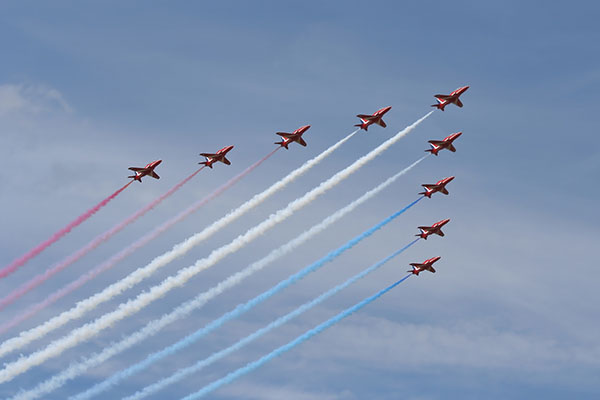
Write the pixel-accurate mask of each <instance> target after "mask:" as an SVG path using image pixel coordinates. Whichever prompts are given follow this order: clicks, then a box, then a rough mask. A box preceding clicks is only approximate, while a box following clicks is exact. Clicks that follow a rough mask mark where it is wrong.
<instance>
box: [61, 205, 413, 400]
mask: <svg viewBox="0 0 600 400" xmlns="http://www.w3.org/2000/svg"><path fill="white" fill-rule="evenodd" d="M423 198H424V197H423V196H420V197H419V198H418V199H416V200H415V201H413V202H412V203H410V204H409V205H407V206H406V207H404V208H403V209H401V210H400V211H397V212H395V213H394V214H392V215H390V216H389V217H387V218H386V219H384V220H383V221H381V222H380V223H378V224H377V225H375V226H373V227H372V228H370V229H368V230H366V231H365V232H363V233H361V234H360V235H358V236H356V237H355V238H353V239H351V240H349V241H348V242H347V243H346V244H344V245H343V246H341V247H339V248H338V249H336V250H334V251H332V252H330V253H329V254H327V255H326V256H325V257H323V258H321V259H320V260H318V261H316V262H314V263H313V264H311V265H309V266H307V267H305V268H304V269H303V270H301V271H299V272H297V273H296V274H294V275H292V276H290V277H289V278H287V279H285V280H283V281H281V282H279V283H278V284H277V285H275V286H273V287H272V288H271V289H269V290H267V291H266V292H263V293H262V294H260V295H258V296H256V297H255V298H253V299H251V300H248V301H247V302H246V303H243V304H238V306H237V307H236V308H234V309H233V310H231V311H229V312H227V313H225V314H223V315H222V316H221V317H219V318H218V319H216V320H214V321H212V322H211V323H210V324H208V325H206V326H205V327H204V328H202V329H199V330H197V331H196V332H194V333H192V334H190V335H188V336H186V337H185V338H183V339H181V340H179V341H178V342H176V343H173V344H172V345H170V346H168V347H166V348H164V349H162V350H160V351H158V352H156V353H154V354H151V355H149V356H148V357H146V358H145V359H144V360H142V361H140V362H138V363H137V364H134V365H132V366H130V367H128V368H126V369H124V370H122V371H120V372H117V373H116V374H114V375H113V376H111V377H110V378H108V379H106V380H104V381H103V382H100V383H98V384H96V385H94V386H92V387H91V388H90V389H88V390H86V391H85V392H82V393H80V394H78V395H75V396H72V397H70V399H71V400H81V399H89V398H90V397H92V396H94V395H97V394H99V393H101V392H103V391H105V390H107V389H109V388H110V387H111V386H113V385H115V384H117V383H118V382H120V381H122V380H124V379H126V378H128V377H130V376H132V375H134V374H136V373H138V372H140V371H143V370H144V369H146V368H148V367H149V366H150V365H152V364H153V363H155V362H157V361H160V360H162V359H163V358H165V357H167V356H169V355H172V354H175V353H176V352H178V351H179V350H182V349H184V348H186V347H187V346H189V345H191V344H192V343H194V342H196V341H197V340H199V339H200V338H202V337H203V336H205V335H207V334H208V333H210V332H212V331H214V330H215V329H217V328H219V327H220V326H222V325H223V324H224V323H225V322H227V321H230V320H232V319H234V318H237V317H239V316H240V315H242V314H244V313H245V312H246V311H249V310H250V309H252V308H253V307H254V306H256V305H258V304H260V303H262V302H263V301H265V300H267V299H268V298H270V297H271V296H273V295H275V294H276V293H278V292H280V291H281V290H283V289H285V288H287V287H288V286H290V285H292V284H294V283H296V282H297V281H299V280H300V279H302V278H304V277H305V276H306V275H308V274H310V273H311V272H314V271H316V270H318V269H319V268H321V267H322V266H323V265H324V264H326V263H327V262H330V261H332V260H334V259H335V258H336V257H338V256H339V255H340V254H342V253H343V252H345V251H346V250H349V249H351V248H352V247H354V246H355V245H356V244H358V243H359V242H360V241H361V240H363V239H365V238H367V237H369V236H371V235H372V234H373V233H375V232H376V231H378V230H379V229H381V228H383V227H384V226H385V225H387V224H389V223H390V222H392V221H393V220H394V219H396V218H397V217H399V216H400V215H402V214H403V213H404V212H406V211H407V210H408V209H410V208H411V207H412V206H414V205H415V204H417V203H418V202H419V201H421V199H423Z"/></svg>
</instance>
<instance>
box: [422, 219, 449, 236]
mask: <svg viewBox="0 0 600 400" xmlns="http://www.w3.org/2000/svg"><path fill="white" fill-rule="evenodd" d="M448 222H450V219H444V220H442V221H439V222H436V223H435V224H433V225H431V226H419V227H417V228H418V229H419V230H420V231H421V233H419V234H418V235H415V236H418V237H420V238H421V239H425V240H427V236H429V235H433V234H436V235H439V236H444V232H442V227H443V226H444V225H446V224H447V223H448Z"/></svg>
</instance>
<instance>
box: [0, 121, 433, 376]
mask: <svg viewBox="0 0 600 400" xmlns="http://www.w3.org/2000/svg"><path fill="white" fill-rule="evenodd" d="M431 113H432V112H429V113H427V114H426V115H425V116H424V117H422V118H420V119H419V120H417V121H416V122H415V123H413V124H412V125H410V126H408V127H407V128H405V129H403V130H402V131H400V132H398V133H397V134H396V135H395V136H393V137H392V138H390V139H388V140H386V141H385V142H383V143H382V144H381V145H379V146H378V147H376V148H375V149H374V150H372V151H370V152H369V153H367V154H366V155H364V156H362V157H361V158H359V159H358V160H356V161H355V162H354V163H352V164H351V165H350V166H348V167H346V168H345V169H343V170H341V171H339V172H338V173H336V174H335V175H334V176H332V177H331V178H329V179H328V180H326V181H324V182H321V184H320V185H319V186H317V187H316V188H314V189H312V190H311V191H309V192H307V193H306V194H305V195H304V196H302V197H300V198H298V199H296V200H294V201H292V202H291V203H289V204H288V205H287V206H286V207H285V208H283V209H281V210H279V211H277V212H276V213H275V214H271V216H269V218H267V219H266V220H265V221H263V222H261V223H260V224H258V225H256V226H255V227H253V228H251V229H249V230H248V231H247V232H246V233H244V234H243V235H240V236H238V237H237V238H236V239H234V240H233V241H232V242H230V243H229V244H227V245H225V246H222V247H220V248H218V249H216V250H213V251H212V252H211V253H210V255H209V256H208V257H206V258H203V259H201V260H198V261H197V262H196V263H195V264H194V265H192V266H189V267H186V268H183V269H181V270H180V271H179V272H178V273H177V275H174V276H170V277H168V278H166V279H165V280H163V281H162V282H161V283H160V284H158V285H156V286H154V287H152V288H151V289H150V290H149V291H147V292H143V293H140V294H139V295H138V296H137V297H136V298H135V299H131V300H129V301H127V302H126V303H121V304H120V305H119V306H118V308H117V309H116V310H114V311H112V312H110V313H107V314H104V315H103V316H101V317H99V318H97V319H96V320H95V321H93V322H90V323H87V324H85V325H83V326H81V327H79V328H77V329H74V330H73V331H71V333H70V334H68V335H67V336H64V337H62V338H60V339H58V340H55V341H53V342H52V343H50V344H49V345H48V346H47V347H46V348H44V349H42V350H39V351H36V352H34V353H32V354H30V355H29V356H22V357H20V358H19V359H18V360H16V361H14V362H11V363H7V364H5V367H4V369H3V370H1V371H0V383H2V382H6V381H9V380H11V379H13V378H14V377H15V376H17V375H19V374H22V373H23V372H25V371H27V370H29V369H30V368H32V367H34V366H36V365H39V364H41V363H43V362H44V361H46V360H47V359H49V358H51V357H55V356H57V355H59V354H61V353H62V352H63V351H65V350H67V349H69V348H71V347H73V346H75V345H77V344H78V343H80V342H82V341H85V340H87V339H89V338H91V337H93V336H95V335H97V334H98V333H99V332H100V331H102V330H104V329H106V328H108V327H110V326H112V325H113V324H114V323H115V322H117V321H119V320H121V319H123V318H125V317H128V316H130V315H133V314H135V313H136V312H138V311H140V310H141V309H143V308H144V307H146V306H147V305H148V304H150V303H152V302H153V301H154V300H157V299H159V298H161V297H162V296H164V295H165V294H166V293H168V292H169V291H170V290H172V289H174V288H176V287H178V286H182V285H183V284H185V283H186V282H187V281H188V280H189V279H191V278H192V277H194V276H195V275H196V274H198V273H199V272H201V271H203V270H205V269H207V268H209V267H211V266H212V265H214V264H215V263H217V262H218V261H220V260H221V259H223V258H224V257H225V256H227V255H229V254H231V253H233V252H235V251H237V250H239V249H241V248H242V247H244V246H245V245H246V244H248V243H250V242H251V241H252V240H254V239H256V238H257V237H259V236H261V235H262V234H264V233H265V232H266V231H267V230H268V229H270V228H272V227H274V226H275V225H277V224H278V223H280V222H282V221H284V220H285V219H287V218H288V217H289V216H291V215H292V214H293V213H294V212H295V211H297V210H299V209H301V208H302V207H304V206H306V205H308V204H310V203H311V202H312V201H314V200H315V199H316V198H317V197H319V196H320V195H321V194H323V193H325V192H326V191H327V190H329V189H331V188H332V187H334V186H336V185H337V184H339V183H340V182H342V181H343V180H344V179H346V178H347V177H349V176H350V175H352V174H353V173H354V172H356V171H358V170H359V169H360V168H361V167H363V166H364V165H365V164H367V163H368V162H369V161H371V160H373V159H374V158H375V157H377V156H378V155H380V154H381V153H383V152H384V151H385V150H387V149H388V148H389V147H391V146H392V145H393V144H394V143H396V142H397V141H398V140H400V139H401V138H403V137H404V136H405V135H406V134H408V133H409V132H411V131H412V130H413V129H414V128H415V127H417V126H418V125H419V124H420V123H421V122H422V121H423V120H425V119H426V118H427V117H428V116H429V115H431Z"/></svg>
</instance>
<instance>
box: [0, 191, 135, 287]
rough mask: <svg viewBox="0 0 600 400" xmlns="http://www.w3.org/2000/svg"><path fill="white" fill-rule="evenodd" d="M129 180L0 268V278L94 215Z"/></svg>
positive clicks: (116, 194)
mask: <svg viewBox="0 0 600 400" xmlns="http://www.w3.org/2000/svg"><path fill="white" fill-rule="evenodd" d="M131 182H132V181H130V182H128V183H127V184H125V186H123V187H122V188H120V189H119V190H117V191H116V192H114V193H113V194H111V195H110V196H108V197H107V198H105V199H104V200H102V201H101V202H100V203H98V204H96V205H95V206H94V207H92V208H90V209H89V210H88V211H86V212H85V213H83V214H81V215H80V216H79V217H77V219H75V220H74V221H73V222H71V223H70V224H69V225H67V226H65V227H64V228H62V229H61V230H60V231H58V232H56V233H55V234H54V235H52V236H50V238H49V239H47V240H46V241H44V242H42V243H40V244H39V245H37V246H36V247H34V248H33V249H31V250H30V251H29V252H27V253H26V254H25V255H23V256H21V257H20V258H17V259H16V260H14V261H13V262H12V263H10V264H9V265H8V266H6V267H4V268H2V269H1V270H0V278H4V277H5V276H7V275H10V274H12V273H13V272H15V271H16V270H17V269H18V268H19V267H21V266H22V265H23V264H25V263H26V262H27V261H29V260H31V259H32V258H33V257H35V256H37V255H38V254H40V253H41V252H42V251H44V250H45V249H46V248H47V247H48V246H50V245H51V244H52V243H54V242H56V241H57V240H58V239H60V238H61V237H63V236H65V235H66V234H67V233H69V232H71V230H72V229H73V228H75V227H76V226H78V225H79V224H81V223H82V222H83V221H85V220H86V219H88V218H89V217H91V216H92V215H94V214H95V213H96V212H97V211H98V210H100V209H101V208H102V207H104V206H105V205H106V204H108V202H109V201H111V200H112V199H114V198H115V197H117V196H118V195H119V193H121V192H122V191H123V190H125V189H126V188H127V186H129V185H131Z"/></svg>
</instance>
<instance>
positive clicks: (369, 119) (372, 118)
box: [354, 106, 392, 131]
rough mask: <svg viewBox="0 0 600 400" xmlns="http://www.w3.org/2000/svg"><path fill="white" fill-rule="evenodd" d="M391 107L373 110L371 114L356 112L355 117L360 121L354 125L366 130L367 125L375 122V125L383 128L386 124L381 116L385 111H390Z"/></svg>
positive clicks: (367, 128)
mask: <svg viewBox="0 0 600 400" xmlns="http://www.w3.org/2000/svg"><path fill="white" fill-rule="evenodd" d="M391 109H392V106H388V107H384V108H382V109H380V110H377V111H375V112H374V113H373V115H367V114H358V115H357V117H358V118H360V120H361V122H362V123H360V124H357V125H354V126H358V127H360V129H364V130H365V131H368V130H369V125H372V124H377V125H379V126H381V127H383V128H385V127H386V126H387V125H386V124H385V122H383V119H382V118H383V116H384V115H385V113H386V112H388V111H390V110H391Z"/></svg>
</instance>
